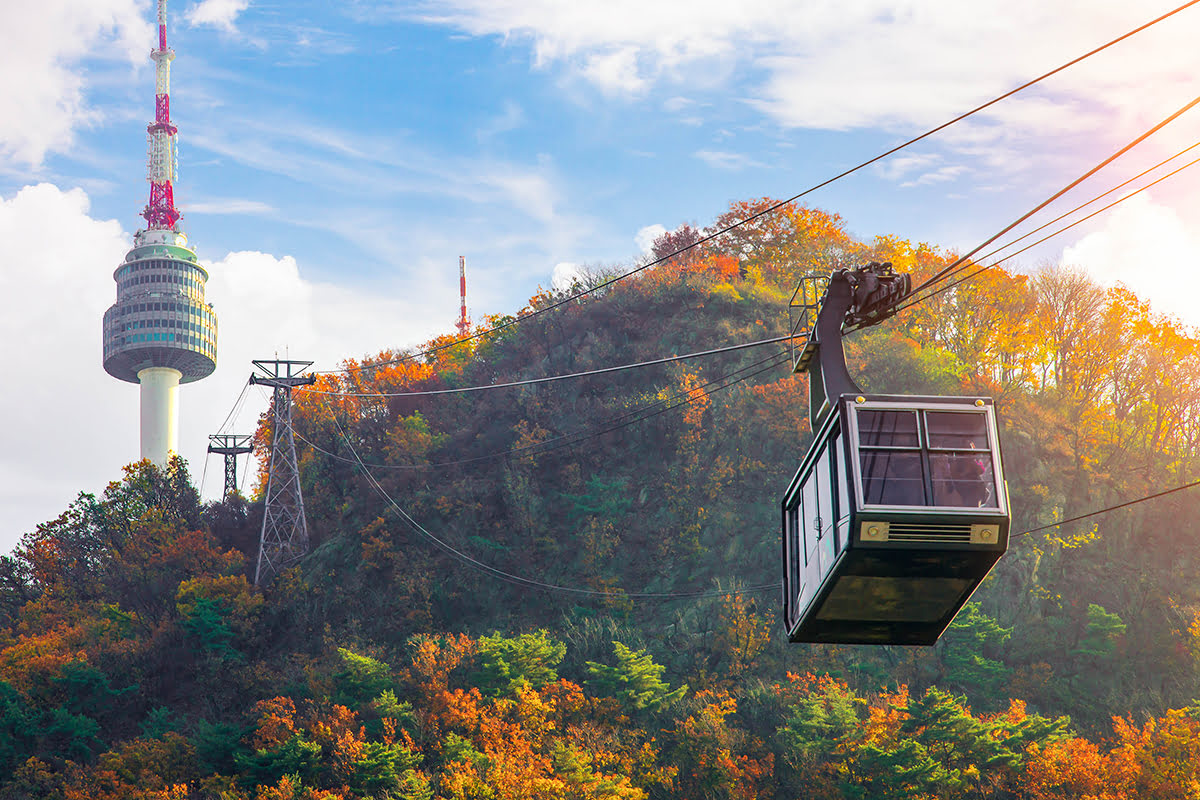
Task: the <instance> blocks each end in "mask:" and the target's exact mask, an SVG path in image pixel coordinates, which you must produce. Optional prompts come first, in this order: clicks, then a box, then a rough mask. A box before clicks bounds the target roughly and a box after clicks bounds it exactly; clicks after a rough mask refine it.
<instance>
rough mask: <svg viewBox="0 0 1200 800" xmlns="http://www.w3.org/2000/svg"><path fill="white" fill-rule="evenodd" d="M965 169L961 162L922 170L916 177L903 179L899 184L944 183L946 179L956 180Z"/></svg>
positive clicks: (925, 184)
mask: <svg viewBox="0 0 1200 800" xmlns="http://www.w3.org/2000/svg"><path fill="white" fill-rule="evenodd" d="M966 171H967V168H966V167H965V166H963V165H962V164H955V165H952V166H946V167H938V168H937V169H935V170H931V171H930V172H924V173H922V174H921V175H919V176H918V177H916V178H913V179H912V180H909V181H905V182H904V183H902V184H900V185H901V186H904V187H911V186H928V185H930V184H932V183H946V182H948V181H953V180H957V179H958V177H959V176H960V175H962V174H963V173H965V172H966Z"/></svg>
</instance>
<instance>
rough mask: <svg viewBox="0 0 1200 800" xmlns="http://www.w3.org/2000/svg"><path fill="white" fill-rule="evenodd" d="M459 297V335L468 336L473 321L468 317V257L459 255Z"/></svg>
mask: <svg viewBox="0 0 1200 800" xmlns="http://www.w3.org/2000/svg"><path fill="white" fill-rule="evenodd" d="M458 299H459V301H460V302H459V312H458V324H457V325H456V326H455V327H457V328H458V335H459V336H466V335H467V334H468V333H470V332H471V321H470V320H468V319H467V257H466V256H459V257H458Z"/></svg>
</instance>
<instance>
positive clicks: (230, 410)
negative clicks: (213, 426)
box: [217, 380, 250, 433]
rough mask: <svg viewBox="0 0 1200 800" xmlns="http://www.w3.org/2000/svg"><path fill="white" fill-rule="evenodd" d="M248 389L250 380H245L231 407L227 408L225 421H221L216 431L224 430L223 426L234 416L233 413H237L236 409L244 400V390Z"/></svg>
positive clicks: (221, 431)
mask: <svg viewBox="0 0 1200 800" xmlns="http://www.w3.org/2000/svg"><path fill="white" fill-rule="evenodd" d="M248 391H250V381H249V380H247V381H246V383H245V384H244V385H243V386H242V393H241V394H239V395H238V397H237V400H234V401H233V408H231V409H229V413H228V414H226V415H225V421H224V422H222V423H221V427H219V428H217V433H224V432H225V426H227V425H228V424H229V422H230V420H232V419H233V418H234V415H235V414H237V413H238V410H239V409H240V408H241V405H242V403H244V402H245V400H246V392H248Z"/></svg>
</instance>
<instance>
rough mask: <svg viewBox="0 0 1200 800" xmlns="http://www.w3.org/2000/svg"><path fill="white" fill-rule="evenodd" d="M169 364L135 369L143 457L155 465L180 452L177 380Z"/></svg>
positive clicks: (179, 375) (176, 374) (181, 375)
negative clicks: (139, 401) (138, 385)
mask: <svg viewBox="0 0 1200 800" xmlns="http://www.w3.org/2000/svg"><path fill="white" fill-rule="evenodd" d="M182 377H183V373H182V372H180V371H179V370H177V369H171V368H170V367H147V368H146V369H143V370H140V371H139V372H138V383H140V384H141V401H142V424H141V433H142V458H144V459H147V458H148V459H150V461H152V462H154V463H155V464H158V465H160V466H161V465H163V464H166V463H167V459H168V458H170V457H171V454H172V453H178V452H179V379H180V378H182Z"/></svg>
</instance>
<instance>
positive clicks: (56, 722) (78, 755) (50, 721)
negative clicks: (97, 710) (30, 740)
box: [38, 708, 103, 761]
mask: <svg viewBox="0 0 1200 800" xmlns="http://www.w3.org/2000/svg"><path fill="white" fill-rule="evenodd" d="M38 738H39V739H40V742H39V745H40V746H39V749H40V750H41V752H43V753H46V754H48V755H50V756H53V757H57V758H70V759H75V760H77V761H86V760H88V759H89V758H90V757H91V756H92V755H93V754H94V753H95V752H96V751H98V750H99V749H100V748H101V747H102V746H103V742H101V740H100V724H99V723H98V722H96V720H94V719H92V718H91V717H89V716H86V715H84V714H72V713H71V712H70V711H68V710H67V709H65V708H55V709H52V710H51V711H50V713H49V714H48V715H47V716H46V718H45V719H44V720H43V721H42V723H41V727H40V729H39V730H38Z"/></svg>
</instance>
